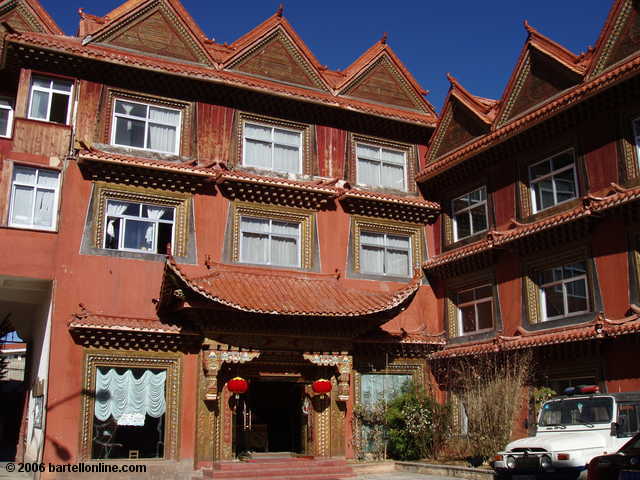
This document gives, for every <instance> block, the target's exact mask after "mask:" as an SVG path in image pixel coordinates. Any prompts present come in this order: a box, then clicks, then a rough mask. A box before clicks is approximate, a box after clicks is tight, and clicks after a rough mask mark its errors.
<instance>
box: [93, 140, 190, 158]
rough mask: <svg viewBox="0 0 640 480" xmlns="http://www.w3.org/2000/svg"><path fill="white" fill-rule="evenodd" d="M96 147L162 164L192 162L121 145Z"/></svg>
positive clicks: (166, 154) (173, 155) (170, 155)
mask: <svg viewBox="0 0 640 480" xmlns="http://www.w3.org/2000/svg"><path fill="white" fill-rule="evenodd" d="M94 147H95V148H96V149H98V150H100V151H103V152H107V153H115V154H116V155H125V156H129V157H138V158H146V159H149V160H159V161H162V162H174V163H184V162H188V161H190V160H192V159H191V158H190V157H182V156H180V155H177V154H174V153H163V152H156V151H154V150H147V149H144V148H135V147H124V146H121V145H111V144H107V143H94Z"/></svg>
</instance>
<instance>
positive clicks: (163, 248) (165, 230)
mask: <svg viewBox="0 0 640 480" xmlns="http://www.w3.org/2000/svg"><path fill="white" fill-rule="evenodd" d="M157 228H158V244H157V245H156V253H161V254H165V253H167V245H168V244H170V243H171V242H173V224H172V223H158V226H157Z"/></svg>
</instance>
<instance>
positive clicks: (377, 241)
mask: <svg viewBox="0 0 640 480" xmlns="http://www.w3.org/2000/svg"><path fill="white" fill-rule="evenodd" d="M360 243H366V244H368V245H384V235H383V234H381V233H372V232H360Z"/></svg>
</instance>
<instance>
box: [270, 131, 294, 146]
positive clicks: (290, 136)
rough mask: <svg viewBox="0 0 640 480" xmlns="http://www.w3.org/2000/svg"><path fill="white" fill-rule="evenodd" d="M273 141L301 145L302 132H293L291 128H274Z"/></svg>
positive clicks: (281, 143)
mask: <svg viewBox="0 0 640 480" xmlns="http://www.w3.org/2000/svg"><path fill="white" fill-rule="evenodd" d="M273 141H274V142H275V143H279V144H280V145H289V146H291V147H299V146H300V132H292V131H290V130H280V129H278V128H276V129H274V130H273Z"/></svg>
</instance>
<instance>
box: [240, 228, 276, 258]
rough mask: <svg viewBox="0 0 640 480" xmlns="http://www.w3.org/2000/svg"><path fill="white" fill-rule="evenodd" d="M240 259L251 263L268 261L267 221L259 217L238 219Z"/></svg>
mask: <svg viewBox="0 0 640 480" xmlns="http://www.w3.org/2000/svg"><path fill="white" fill-rule="evenodd" d="M240 231H241V232H242V233H241V235H242V239H241V245H240V250H241V260H242V261H243V262H251V263H267V262H268V261H269V252H268V251H267V248H268V246H269V221H268V220H262V219H259V218H246V217H242V218H241V219H240Z"/></svg>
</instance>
